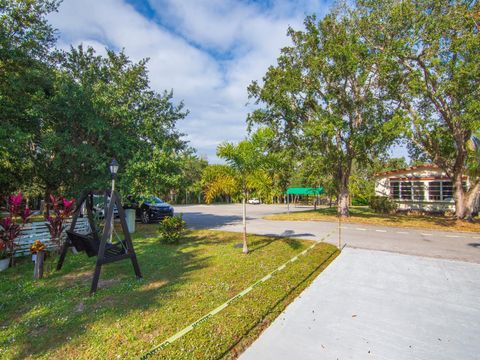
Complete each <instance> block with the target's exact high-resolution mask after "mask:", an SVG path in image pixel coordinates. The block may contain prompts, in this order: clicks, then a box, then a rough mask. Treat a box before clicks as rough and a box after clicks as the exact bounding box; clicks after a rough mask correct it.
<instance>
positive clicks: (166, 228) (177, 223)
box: [158, 214, 187, 244]
mask: <svg viewBox="0 0 480 360" xmlns="http://www.w3.org/2000/svg"><path fill="white" fill-rule="evenodd" d="M186 225H187V223H186V222H185V221H184V220H183V216H182V214H180V215H178V216H167V217H166V218H164V219H163V220H162V221H161V222H160V225H159V229H158V230H159V233H160V242H162V243H163V244H178V241H179V240H180V237H181V236H182V234H183V232H184V231H185V229H186Z"/></svg>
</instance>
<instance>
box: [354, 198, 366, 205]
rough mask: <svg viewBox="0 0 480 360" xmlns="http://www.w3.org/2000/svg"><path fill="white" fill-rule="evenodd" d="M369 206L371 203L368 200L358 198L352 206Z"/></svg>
mask: <svg viewBox="0 0 480 360" xmlns="http://www.w3.org/2000/svg"><path fill="white" fill-rule="evenodd" d="M368 204H369V201H368V199H365V198H361V197H358V198H353V199H352V206H366V205H368Z"/></svg>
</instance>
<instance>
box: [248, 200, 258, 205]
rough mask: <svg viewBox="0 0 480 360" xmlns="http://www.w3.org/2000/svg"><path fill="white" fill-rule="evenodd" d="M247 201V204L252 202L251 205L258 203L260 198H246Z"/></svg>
mask: <svg viewBox="0 0 480 360" xmlns="http://www.w3.org/2000/svg"><path fill="white" fill-rule="evenodd" d="M247 202H248V203H249V204H253V205H258V204H260V200H258V199H257V198H253V199H248V201H247Z"/></svg>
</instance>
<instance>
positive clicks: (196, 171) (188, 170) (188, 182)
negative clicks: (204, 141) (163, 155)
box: [177, 154, 208, 204]
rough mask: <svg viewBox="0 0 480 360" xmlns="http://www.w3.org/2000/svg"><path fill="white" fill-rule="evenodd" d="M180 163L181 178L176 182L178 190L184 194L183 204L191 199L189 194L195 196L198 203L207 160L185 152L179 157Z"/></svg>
mask: <svg viewBox="0 0 480 360" xmlns="http://www.w3.org/2000/svg"><path fill="white" fill-rule="evenodd" d="M180 163H181V178H180V181H179V183H178V184H177V188H178V192H179V193H181V194H184V195H185V198H184V199H185V204H187V203H188V202H189V201H191V200H190V196H191V195H193V196H194V197H197V201H198V203H200V202H201V195H202V174H203V171H204V170H205V168H206V167H207V166H208V161H207V160H206V159H205V158H202V157H199V156H197V155H195V154H185V155H184V156H183V157H182V158H181V159H180Z"/></svg>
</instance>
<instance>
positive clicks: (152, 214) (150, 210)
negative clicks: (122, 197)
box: [125, 195, 173, 224]
mask: <svg viewBox="0 0 480 360" xmlns="http://www.w3.org/2000/svg"><path fill="white" fill-rule="evenodd" d="M125 208H126V209H128V208H130V209H135V215H136V218H137V220H140V221H141V222H142V223H144V224H148V223H151V222H156V221H160V220H162V219H163V218H165V217H167V216H173V207H172V206H171V205H170V204H167V203H166V202H163V201H162V200H160V199H159V198H158V197H156V196H148V197H145V198H141V199H139V201H137V200H135V199H133V197H132V196H130V195H129V196H127V202H126V204H125Z"/></svg>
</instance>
